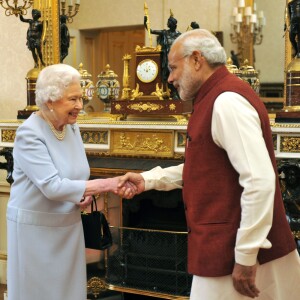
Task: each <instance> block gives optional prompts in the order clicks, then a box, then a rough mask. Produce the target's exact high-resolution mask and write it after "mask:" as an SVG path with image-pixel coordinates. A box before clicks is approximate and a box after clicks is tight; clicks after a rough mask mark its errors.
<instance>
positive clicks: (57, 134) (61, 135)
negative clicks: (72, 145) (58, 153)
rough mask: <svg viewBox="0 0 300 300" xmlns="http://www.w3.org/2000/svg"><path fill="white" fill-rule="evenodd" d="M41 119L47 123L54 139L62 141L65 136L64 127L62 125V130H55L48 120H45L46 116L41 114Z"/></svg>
mask: <svg viewBox="0 0 300 300" xmlns="http://www.w3.org/2000/svg"><path fill="white" fill-rule="evenodd" d="M42 116H43V118H44V119H45V121H46V122H47V123H48V125H49V127H50V129H51V131H52V132H53V134H54V135H55V137H56V138H57V139H58V140H59V141H62V140H63V139H64V138H65V136H66V126H65V125H64V127H63V130H62V131H60V130H57V129H56V128H55V127H54V126H53V124H52V123H51V122H50V121H49V120H48V118H46V116H45V115H44V114H43V113H42Z"/></svg>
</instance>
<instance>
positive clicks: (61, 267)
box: [7, 114, 90, 300]
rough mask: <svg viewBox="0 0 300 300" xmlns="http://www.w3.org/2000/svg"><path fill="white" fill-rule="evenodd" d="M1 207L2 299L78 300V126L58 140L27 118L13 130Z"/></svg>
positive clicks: (81, 183)
mask: <svg viewBox="0 0 300 300" xmlns="http://www.w3.org/2000/svg"><path fill="white" fill-rule="evenodd" d="M13 156H14V172H13V178H14V183H13V185H12V187H11V194H10V200H9V202H8V208H7V228H8V271H7V273H8V274H7V281H8V299H9V300H35V299H43V300H84V299H86V262H85V247H84V237H83V230H82V224H81V217H80V209H79V206H78V205H77V204H78V203H79V202H80V200H81V198H82V196H83V194H84V191H85V181H86V180H87V179H88V178H89V175H90V169H89V165H88V161H87V158H86V154H85V150H84V147H83V143H82V139H81V136H80V131H79V127H78V125H77V124H75V125H67V131H66V136H65V138H64V139H63V140H62V141H59V140H58V139H57V138H56V137H55V136H54V134H53V132H52V131H51V129H50V127H49V125H48V124H47V123H46V122H45V121H44V120H43V119H41V118H40V117H39V116H38V115H36V114H32V115H31V116H30V117H29V118H28V119H27V120H26V121H25V122H24V123H23V124H22V125H21V126H20V127H19V128H18V130H17V134H16V139H15V144H14V149H13Z"/></svg>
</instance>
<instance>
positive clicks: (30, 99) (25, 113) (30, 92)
mask: <svg viewBox="0 0 300 300" xmlns="http://www.w3.org/2000/svg"><path fill="white" fill-rule="evenodd" d="M39 73H40V70H39V69H38V68H33V69H31V70H30V71H29V72H28V73H27V76H26V81H27V106H26V107H25V109H23V110H19V111H18V116H17V118H18V119H27V118H28V117H29V116H30V115H31V114H32V113H33V112H35V111H38V110H39V108H38V107H37V106H36V104H35V85H36V81H37V78H38V75H39Z"/></svg>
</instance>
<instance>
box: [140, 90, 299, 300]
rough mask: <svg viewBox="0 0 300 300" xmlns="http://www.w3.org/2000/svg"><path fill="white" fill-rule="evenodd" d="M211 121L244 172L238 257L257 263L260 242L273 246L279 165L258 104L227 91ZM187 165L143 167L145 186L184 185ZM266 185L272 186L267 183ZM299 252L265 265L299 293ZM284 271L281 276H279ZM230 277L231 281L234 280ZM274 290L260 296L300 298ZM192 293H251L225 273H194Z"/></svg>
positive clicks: (230, 296)
mask: <svg viewBox="0 0 300 300" xmlns="http://www.w3.org/2000/svg"><path fill="white" fill-rule="evenodd" d="M211 125H212V127H211V128H212V137H213V140H214V142H215V143H216V144H217V145H218V146H219V147H221V148H223V149H224V150H226V152H227V154H228V157H229V159H230V161H231V163H232V165H233V166H234V168H235V169H236V171H237V172H238V173H239V182H240V185H241V186H243V188H244V190H243V193H242V196H241V207H242V216H241V223H240V228H239V230H238V232H237V239H236V247H235V260H236V262H238V263H240V264H242V265H248V266H251V265H254V264H255V263H256V259H257V253H258V250H259V248H270V247H271V244H270V242H269V241H268V240H267V235H268V232H269V230H270V226H271V224H272V217H273V202H274V192H275V185H273V186H271V187H270V184H269V182H270V181H274V170H273V167H272V164H271V161H270V158H269V155H268V152H267V148H266V145H265V142H264V139H263V136H262V130H261V125H260V119H259V117H258V114H257V112H256V110H255V109H254V108H253V107H252V106H251V105H250V103H249V102H248V101H247V100H246V99H244V98H243V97H242V96H241V95H239V94H236V93H233V92H226V93H223V94H221V95H219V97H218V98H217V99H216V101H215V104H214V109H213V115H212V124H211ZM182 169H183V165H182V164H181V165H179V166H174V167H169V168H165V169H162V168H160V167H156V168H154V169H153V170H150V171H147V172H144V173H142V176H143V177H144V179H145V187H146V190H149V189H158V190H171V189H174V188H182ZM267 186H268V187H269V188H266V187H267ZM295 253H296V252H293V253H291V254H290V255H289V256H290V257H291V258H289V260H287V261H289V263H288V264H279V263H278V262H276V263H275V261H273V262H270V263H267V264H265V265H263V269H264V270H266V268H267V270H269V271H270V274H269V275H268V276H271V277H269V278H273V279H274V280H276V284H278V285H281V284H287V286H288V287H290V286H291V288H292V287H293V288H296V290H295V294H294V295H297V296H298V297H299V295H300V285H295V281H299V278H300V260H299V256H298V255H297V254H296V255H295ZM282 259H284V258H282ZM277 261H278V260H277ZM292 262H293V263H292ZM260 268H261V266H259V267H258V274H261V273H263V272H262V271H259V270H261V269H260ZM271 270H272V272H271ZM264 273H268V271H264ZM277 273H278V274H277ZM279 275H281V277H278V276H279ZM263 280H264V279H263V276H259V275H258V276H257V282H258V281H261V282H262V281H263ZM226 282H230V286H228V285H227V284H226ZM293 282H294V283H293ZM224 283H225V284H224ZM293 284H294V285H295V286H294V285H293ZM257 285H258V288H264V289H268V287H270V286H269V285H268V284H266V285H263V286H262V284H261V285H260V284H259V283H258V284H257ZM226 287H227V288H229V293H228V294H224V295H226V297H225V298H224V297H223V296H221V295H222V293H223V292H224V291H225V290H224V288H226ZM271 287H272V285H271ZM282 290H284V289H283V288H282ZM285 291H286V290H285ZM272 295H273V296H274V298H273V296H272V297H271V298H270V297H269V295H268V294H267V293H265V294H264V295H263V294H262V293H261V296H260V297H259V298H258V299H268V300H269V299H272V300H275V299H276V300H286V299H289V300H296V298H293V295H291V294H288V295H286V297H287V298H282V297H281V296H280V295H281V294H280V293H279V294H276V291H275V294H272ZM276 295H278V297H277V296H276ZM222 297H223V298H222ZM294 297H295V296H294ZM191 299H194V300H202V299H209V300H214V299H216V300H220V299H224V300H225V299H226V300H227V299H230V300H234V299H249V298H245V297H244V298H243V297H242V295H240V294H238V293H237V292H236V291H235V290H234V288H233V285H232V279H231V276H225V277H222V278H203V277H198V276H194V279H193V287H192V294H191ZM297 299H298V298H297Z"/></svg>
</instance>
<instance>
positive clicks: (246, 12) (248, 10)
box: [245, 6, 252, 17]
mask: <svg viewBox="0 0 300 300" xmlns="http://www.w3.org/2000/svg"><path fill="white" fill-rule="evenodd" d="M251 15H252V9H251V6H247V7H246V8H245V16H247V17H250V16H251Z"/></svg>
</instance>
